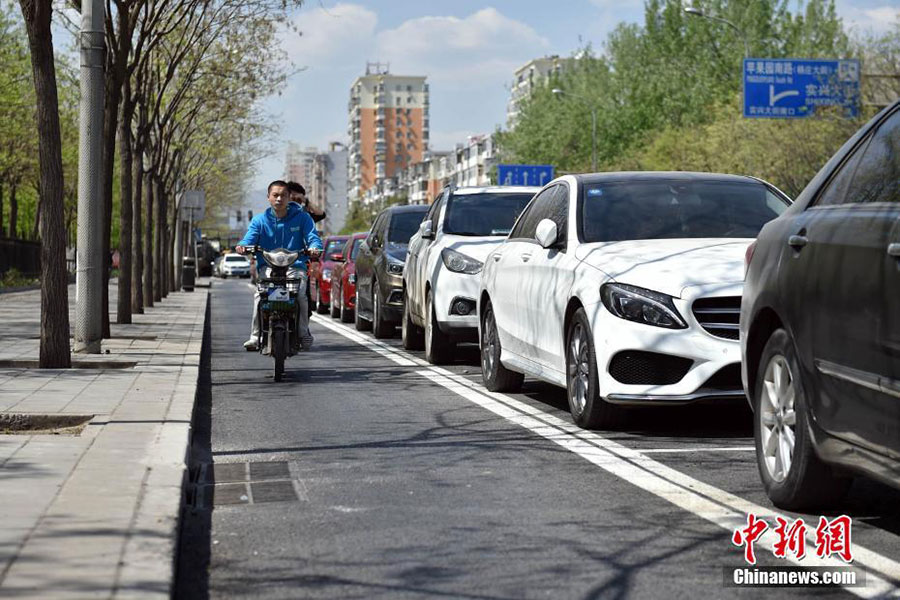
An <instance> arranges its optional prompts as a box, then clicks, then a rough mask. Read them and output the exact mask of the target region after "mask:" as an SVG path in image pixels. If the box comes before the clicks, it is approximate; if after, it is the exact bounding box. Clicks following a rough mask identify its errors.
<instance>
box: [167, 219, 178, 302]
mask: <svg viewBox="0 0 900 600" xmlns="http://www.w3.org/2000/svg"><path fill="white" fill-rule="evenodd" d="M173 205H174V202H173ZM176 227H178V213H177V212H176V211H175V208H173V209H172V215H171V216H170V218H169V243H168V244H166V250H167V252H168V253H169V262H168V263H166V264H167V265H168V266H167V269H168V271H169V291H170V292H177V291H178V289H179V287H180V285H179V284H180V283H181V282H180V281H176V280H175V257H177V256H179V253H180V252H181V248H175V240H176V239H178V236H177V235H175V228H176Z"/></svg>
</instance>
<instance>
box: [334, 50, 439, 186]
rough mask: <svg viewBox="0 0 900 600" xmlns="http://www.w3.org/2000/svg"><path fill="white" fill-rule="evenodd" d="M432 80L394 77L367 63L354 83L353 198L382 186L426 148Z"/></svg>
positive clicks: (382, 67) (350, 175)
mask: <svg viewBox="0 0 900 600" xmlns="http://www.w3.org/2000/svg"><path fill="white" fill-rule="evenodd" d="M428 106H429V101H428V84H427V83H426V82H425V77H420V76H406V75H392V74H391V73H390V70H389V68H388V66H387V65H383V64H381V63H368V64H367V65H366V74H365V75H364V76H362V77H357V78H356V81H354V82H353V85H352V86H351V87H350V103H349V105H348V113H349V115H348V116H349V124H348V127H347V133H348V137H349V138H350V148H349V157H348V166H347V169H348V172H347V177H348V184H347V185H348V188H349V195H350V199H351V201H355V200H359V199H361V198H363V195H364V194H365V192H366V191H367V190H369V189H370V188H373V187H376V188H378V187H381V186H382V185H383V184H384V183H385V182H386V180H388V179H390V178H392V177H394V176H395V175H396V174H398V173H399V172H400V171H402V170H403V169H405V168H406V167H408V166H410V165H412V164H415V163H417V162H420V161H421V160H422V159H423V158H424V156H425V153H426V152H427V149H428V133H429V126H428Z"/></svg>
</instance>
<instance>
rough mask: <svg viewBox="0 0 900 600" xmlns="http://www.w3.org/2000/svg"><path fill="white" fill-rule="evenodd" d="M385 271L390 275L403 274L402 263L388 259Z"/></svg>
mask: <svg viewBox="0 0 900 600" xmlns="http://www.w3.org/2000/svg"><path fill="white" fill-rule="evenodd" d="M387 272H388V273H390V274H392V275H403V263H402V262H394V261H392V260H391V261H388V264H387Z"/></svg>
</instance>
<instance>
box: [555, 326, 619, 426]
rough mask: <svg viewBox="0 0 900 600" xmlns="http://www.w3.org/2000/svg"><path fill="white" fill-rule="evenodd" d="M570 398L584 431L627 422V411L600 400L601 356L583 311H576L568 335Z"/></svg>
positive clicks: (567, 384) (574, 412) (572, 410)
mask: <svg viewBox="0 0 900 600" xmlns="http://www.w3.org/2000/svg"><path fill="white" fill-rule="evenodd" d="M566 396H567V398H568V400H569V412H570V413H572V420H573V421H575V424H576V425H578V426H579V427H582V428H584V429H612V428H615V427H617V426H619V425H620V424H621V422H622V421H623V419H624V409H622V408H620V407H618V406H614V405H612V404H610V403H609V402H607V401H606V400H604V399H603V398H601V397H600V382H599V375H598V373H597V354H596V352H595V350H594V340H593V336H592V335H591V326H590V324H589V323H588V319H587V314H586V313H585V312H584V309H583V308H579V309H578V310H577V311H576V312H575V315H574V316H573V318H572V322H571V324H570V325H569V330H568V332H567V335H566Z"/></svg>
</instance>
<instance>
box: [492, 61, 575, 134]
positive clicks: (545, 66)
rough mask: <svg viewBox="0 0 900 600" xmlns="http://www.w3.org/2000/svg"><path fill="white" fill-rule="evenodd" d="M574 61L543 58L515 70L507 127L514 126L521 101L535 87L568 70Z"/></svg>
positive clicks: (508, 106) (507, 107)
mask: <svg viewBox="0 0 900 600" xmlns="http://www.w3.org/2000/svg"><path fill="white" fill-rule="evenodd" d="M574 61H575V59H573V58H560V57H559V56H557V55H553V56H545V57H543V58H535V59H532V60H529V61H528V62H527V63H525V64H524V65H522V66H521V67H519V68H518V69H516V71H515V73H513V78H514V79H513V84H512V89H511V90H510V97H509V102H508V103H507V105H506V124H507V126H508V127H514V126H515V124H516V119H517V118H518V116H519V107H520V104H521V102H522V100H524V99H525V98H527V97H528V96H530V95H531V92H532V91H533V90H534V88H535V87H537V86H540V85H544V84H546V83H547V82H548V81H549V80H550V78H551V77H553V76H556V75H559V74H560V73H562V72H563V71H564V70H566V69H568V68H570V67H571V66H572V64H573V63H574Z"/></svg>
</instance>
